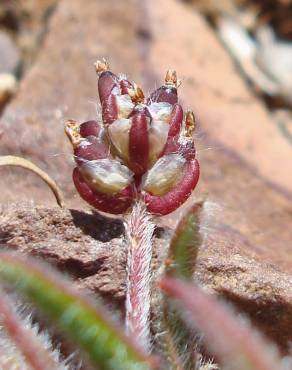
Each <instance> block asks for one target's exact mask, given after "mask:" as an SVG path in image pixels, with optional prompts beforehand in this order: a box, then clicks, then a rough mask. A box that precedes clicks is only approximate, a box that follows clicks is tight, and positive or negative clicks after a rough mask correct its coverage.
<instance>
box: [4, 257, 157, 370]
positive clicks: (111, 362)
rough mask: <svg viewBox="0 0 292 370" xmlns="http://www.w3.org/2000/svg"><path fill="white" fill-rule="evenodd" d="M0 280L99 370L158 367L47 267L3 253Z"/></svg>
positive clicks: (101, 311) (95, 306)
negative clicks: (60, 332) (85, 355)
mask: <svg viewBox="0 0 292 370" xmlns="http://www.w3.org/2000/svg"><path fill="white" fill-rule="evenodd" d="M0 279H2V280H3V281H5V282H8V283H12V284H13V285H14V287H15V288H16V290H17V291H19V292H21V293H22V294H23V295H25V296H26V297H27V298H28V299H29V300H31V301H32V302H33V303H34V305H35V306H36V307H37V308H38V309H39V310H40V311H41V312H43V313H44V314H46V316H47V317H49V318H50V319H51V321H52V322H53V323H54V324H56V326H57V327H58V328H59V329H61V330H62V331H63V332H64V333H65V334H66V337H67V338H68V339H70V340H71V341H73V342H75V343H76V344H77V346H78V347H79V348H80V349H81V350H82V351H83V352H84V353H85V354H87V357H88V358H89V360H90V361H91V363H92V365H93V366H94V367H95V368H96V369H103V370H107V369H112V370H113V369H115V370H125V369H127V370H146V369H147V370H148V369H153V368H154V365H153V363H152V362H151V361H150V359H149V357H147V356H146V355H144V353H142V352H141V351H140V350H139V349H137V347H136V346H135V345H134V344H133V343H132V342H130V340H129V339H128V338H126V337H125V336H124V334H123V333H122V332H121V331H120V329H119V328H118V327H117V326H116V325H115V324H114V323H113V322H112V320H110V319H109V318H108V314H107V313H106V311H105V309H103V308H102V307H100V305H99V307H97V305H96V304H95V303H93V302H92V301H90V300H89V299H88V298H85V297H84V296H82V295H81V294H79V293H76V292H75V291H74V290H73V289H72V287H71V286H70V284H69V283H68V282H65V281H64V280H63V279H61V278H60V276H59V274H58V273H56V272H53V271H50V270H49V269H48V268H46V266H44V265H43V264H40V263H36V262H34V261H32V260H28V259H24V258H21V257H19V256H16V255H15V254H13V255H12V254H9V253H0Z"/></svg>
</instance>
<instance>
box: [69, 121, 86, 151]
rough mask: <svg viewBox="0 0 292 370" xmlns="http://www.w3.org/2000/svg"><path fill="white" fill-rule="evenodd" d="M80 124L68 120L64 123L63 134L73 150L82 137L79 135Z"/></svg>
mask: <svg viewBox="0 0 292 370" xmlns="http://www.w3.org/2000/svg"><path fill="white" fill-rule="evenodd" d="M79 128H80V123H78V122H77V121H74V120H73V119H69V120H68V121H66V122H65V133H66V135H67V136H68V138H69V140H70V142H71V144H72V146H73V147H74V148H75V147H77V146H78V145H79V144H80V141H81V140H82V137H81V135H80V133H79Z"/></svg>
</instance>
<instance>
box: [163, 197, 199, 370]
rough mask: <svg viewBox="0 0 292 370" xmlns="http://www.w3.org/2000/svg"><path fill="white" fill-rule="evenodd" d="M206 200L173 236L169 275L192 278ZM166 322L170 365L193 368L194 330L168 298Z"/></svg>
mask: <svg viewBox="0 0 292 370" xmlns="http://www.w3.org/2000/svg"><path fill="white" fill-rule="evenodd" d="M202 206H203V202H197V203H195V204H194V205H193V206H192V207H191V208H190V209H189V210H188V211H187V212H186V213H185V215H184V216H183V217H182V219H181V220H180V221H179V223H178V226H177V227H176V230H175V232H174V235H173V237H172V240H171V243H170V248H169V252H168V256H167V258H166V262H165V275H166V276H172V277H177V278H180V279H187V280H190V279H191V278H192V276H193V272H194V269H195V266H196V259H197V254H198V250H199V247H200V246H201V243H202V239H201V235H200V213H201V209H202ZM163 314H164V315H163V321H164V322H163V324H164V327H165V330H166V334H165V336H164V347H165V350H166V352H167V354H168V357H169V360H168V362H169V366H170V367H171V368H172V369H174V370H181V369H187V370H192V369H194V368H195V366H196V351H195V348H196V340H195V335H194V331H193V330H192V329H191V330H190V328H189V327H188V326H187V325H186V324H185V322H184V321H183V320H182V318H181V314H180V312H179V311H178V310H177V308H176V307H175V306H174V305H173V303H172V302H170V301H169V300H168V299H167V297H164V302H163Z"/></svg>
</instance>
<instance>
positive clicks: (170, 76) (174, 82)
mask: <svg viewBox="0 0 292 370" xmlns="http://www.w3.org/2000/svg"><path fill="white" fill-rule="evenodd" d="M180 84H181V81H180V80H178V79H177V75H176V71H175V70H173V69H169V70H168V71H167V72H166V76H165V85H171V86H174V87H179V86H180Z"/></svg>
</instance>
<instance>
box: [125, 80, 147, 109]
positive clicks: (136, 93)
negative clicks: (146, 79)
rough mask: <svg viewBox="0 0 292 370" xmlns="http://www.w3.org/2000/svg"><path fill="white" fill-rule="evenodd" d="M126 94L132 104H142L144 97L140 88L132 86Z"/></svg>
mask: <svg viewBox="0 0 292 370" xmlns="http://www.w3.org/2000/svg"><path fill="white" fill-rule="evenodd" d="M128 94H129V95H130V97H131V99H132V102H133V103H135V104H140V103H143V102H144V99H145V96H144V93H143V90H142V89H141V87H139V86H137V85H136V84H134V86H133V87H132V88H128Z"/></svg>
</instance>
